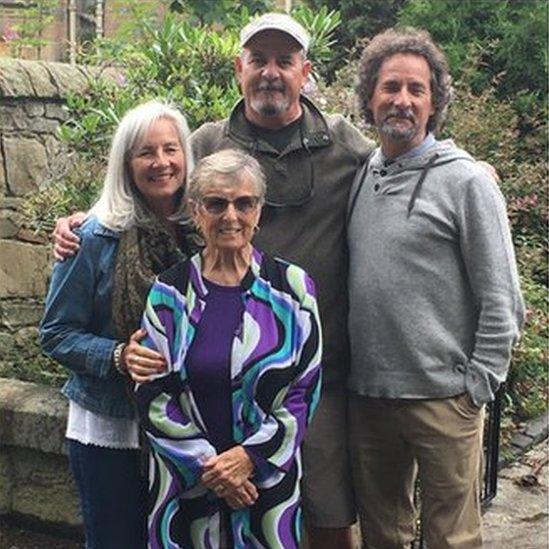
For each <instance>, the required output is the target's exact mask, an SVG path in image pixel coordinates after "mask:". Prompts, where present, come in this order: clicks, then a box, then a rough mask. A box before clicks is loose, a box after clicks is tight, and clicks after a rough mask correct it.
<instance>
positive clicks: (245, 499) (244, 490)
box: [223, 480, 259, 509]
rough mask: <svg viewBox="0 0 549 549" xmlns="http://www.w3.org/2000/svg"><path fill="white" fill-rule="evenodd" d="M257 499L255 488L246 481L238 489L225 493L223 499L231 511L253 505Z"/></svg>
mask: <svg viewBox="0 0 549 549" xmlns="http://www.w3.org/2000/svg"><path fill="white" fill-rule="evenodd" d="M258 497H259V494H258V493H257V488H256V487H255V486H254V484H253V483H252V482H251V481H250V480H246V481H244V484H242V486H240V488H237V489H236V490H233V491H232V492H229V493H227V495H225V496H223V499H224V500H225V501H226V503H227V505H228V506H229V507H230V508H231V509H242V508H243V507H250V506H251V505H253V504H254V503H255V502H256V501H257V498H258Z"/></svg>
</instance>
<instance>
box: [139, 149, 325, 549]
mask: <svg viewBox="0 0 549 549" xmlns="http://www.w3.org/2000/svg"><path fill="white" fill-rule="evenodd" d="M186 192H187V196H188V204H189V208H190V210H191V212H192V218H193V220H194V222H195V225H196V227H197V230H198V232H199V234H200V235H201V237H202V239H203V242H204V248H203V250H202V251H201V253H197V254H195V255H193V256H192V257H191V258H190V259H187V260H186V261H182V262H179V263H177V264H176V265H174V266H173V267H171V268H170V269H168V270H167V271H166V272H164V273H162V274H161V275H159V277H158V278H157V280H156V281H155V283H154V284H153V286H152V289H151V291H150V294H149V297H148V300H147V306H146V309H145V315H144V321H143V326H144V327H145V329H146V331H147V338H146V339H145V344H146V345H147V346H148V347H150V348H151V349H155V350H157V351H159V352H160V353H162V355H163V356H164V358H165V360H166V363H167V368H166V370H165V371H163V372H161V373H158V374H157V375H156V376H154V377H155V378H156V379H154V380H152V381H149V382H147V383H143V384H141V385H139V386H138V388H137V393H136V396H137V401H138V406H139V411H140V418H141V421H142V425H143V428H144V430H145V432H146V434H147V436H148V438H149V441H150V447H151V450H152V454H151V468H150V471H151V482H150V483H149V486H150V494H151V501H150V513H149V546H150V547H152V548H154V549H156V548H166V549H167V548H176V547H178V548H185V549H187V548H192V547H196V548H199V547H200V548H202V547H211V548H224V547H233V548H237V549H239V548H245V547H269V548H271V549H275V548H279V549H292V548H296V549H297V547H299V537H300V534H301V515H302V513H301V495H300V479H301V454H300V446H301V442H302V440H303V436H304V435H305V431H306V428H307V425H308V423H309V421H310V420H311V418H312V415H313V412H314V410H315V408H316V404H317V402H318V397H319V392H320V360H321V354H322V340H321V329H320V320H319V317H318V308H317V302H316V298H315V288H314V284H313V282H312V280H311V278H310V277H309V275H308V274H307V273H306V272H305V271H303V270H302V269H301V268H300V267H298V266H296V265H292V264H290V263H287V262H285V261H283V260H281V259H278V258H273V257H270V256H269V255H268V254H265V253H263V252H261V251H260V250H258V249H257V248H254V246H253V245H252V242H251V241H252V237H253V235H254V234H255V233H256V232H257V230H258V222H259V218H260V216H261V206H262V204H263V202H264V199H265V179H264V175H263V173H262V171H261V168H260V166H259V163H258V162H257V160H255V159H254V158H252V157H251V156H249V155H247V154H245V153H244V152H242V151H237V150H230V149H228V150H223V151H220V152H217V153H215V154H212V155H210V156H207V157H205V158H203V159H202V160H201V161H200V162H199V163H198V165H197V167H196V169H195V171H194V172H193V174H192V176H191V179H190V182H189V184H188V186H187V191H186Z"/></svg>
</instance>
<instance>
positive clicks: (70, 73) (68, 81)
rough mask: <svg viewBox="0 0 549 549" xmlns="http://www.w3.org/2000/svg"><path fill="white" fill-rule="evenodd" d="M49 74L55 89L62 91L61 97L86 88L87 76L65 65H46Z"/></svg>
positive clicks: (75, 68) (76, 68) (83, 72)
mask: <svg viewBox="0 0 549 549" xmlns="http://www.w3.org/2000/svg"><path fill="white" fill-rule="evenodd" d="M47 68H48V72H49V73H50V75H51V77H52V79H53V81H54V82H55V84H56V86H57V89H58V90H62V94H61V95H65V94H66V93H70V92H81V91H83V90H85V89H86V88H87V87H88V81H89V80H88V78H89V77H88V76H87V74H86V72H85V71H80V70H79V69H78V67H73V66H71V65H68V64H66V63H48V64H47Z"/></svg>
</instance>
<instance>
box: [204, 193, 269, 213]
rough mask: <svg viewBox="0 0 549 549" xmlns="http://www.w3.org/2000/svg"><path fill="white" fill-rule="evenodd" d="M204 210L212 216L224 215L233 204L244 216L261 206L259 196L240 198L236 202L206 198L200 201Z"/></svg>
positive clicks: (211, 197)
mask: <svg viewBox="0 0 549 549" xmlns="http://www.w3.org/2000/svg"><path fill="white" fill-rule="evenodd" d="M200 203H201V204H202V206H204V209H205V210H206V211H207V212H208V213H211V214H215V215H219V214H222V213H223V212H224V211H225V210H226V209H227V208H228V207H229V204H232V205H233V206H234V207H235V209H236V210H237V211H238V212H240V213H243V214H248V213H251V212H252V211H253V210H255V208H256V207H257V205H258V204H259V197H258V196H239V197H238V198H235V199H234V200H227V199H226V198H223V197H221V196H204V197H202V198H201V199H200Z"/></svg>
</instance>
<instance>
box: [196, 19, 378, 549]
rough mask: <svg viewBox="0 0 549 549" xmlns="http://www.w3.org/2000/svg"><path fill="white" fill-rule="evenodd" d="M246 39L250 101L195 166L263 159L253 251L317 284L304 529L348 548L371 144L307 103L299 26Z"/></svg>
mask: <svg viewBox="0 0 549 549" xmlns="http://www.w3.org/2000/svg"><path fill="white" fill-rule="evenodd" d="M240 39H241V46H242V52H241V54H240V56H239V57H237V58H236V60H235V70H236V75H237V78H238V81H239V83H240V87H241V90H242V94H243V96H244V97H243V99H242V100H241V101H240V102H239V103H238V104H237V105H236V106H235V108H234V109H233V111H232V113H231V114H230V116H229V118H228V119H226V120H223V121H220V122H215V123H208V124H204V125H203V126H202V127H201V128H199V129H198V130H197V131H196V132H195V133H194V135H193V138H192V146H193V151H194V153H195V155H196V158H197V159H199V158H202V157H203V156H206V155H208V154H211V153H213V152H215V151H218V150H220V149H224V148H231V147H238V148H241V149H244V150H245V151H247V152H248V153H250V154H252V155H253V156H255V158H257V160H258V161H259V162H260V164H261V166H262V168H263V170H264V171H265V174H266V176H267V197H266V204H265V207H264V208H263V216H262V219H261V222H260V228H261V230H260V232H259V233H258V234H257V236H256V237H255V242H256V243H257V245H258V246H259V247H260V248H262V249H264V250H266V251H268V252H270V253H273V254H275V255H278V256H280V257H283V258H286V259H288V260H289V261H292V262H295V263H297V264H298V265H301V266H302V267H303V268H305V269H306V270H308V272H310V273H311V275H312V277H313V279H314V280H315V283H316V285H317V291H318V297H319V306H320V314H321V319H322V324H323V332H324V354H323V361H322V362H323V391H322V396H321V399H320V404H319V408H318V410H317V412H316V415H315V417H314V418H313V421H312V424H311V426H310V427H309V430H308V432H307V435H306V437H305V443H304V452H303V455H304V479H303V503H304V510H305V521H306V526H307V532H308V535H309V544H310V546H311V547H313V548H315V549H316V548H319V547H333V548H337V549H341V548H345V547H351V536H350V528H349V526H350V525H351V524H352V523H353V522H354V520H355V507H354V496H353V490H352V483H351V478H350V467H349V458H348V452H347V417H346V405H347V399H346V394H345V389H344V385H345V381H346V378H347V372H348V368H349V349H348V337H347V248H346V244H345V212H346V203H347V198H348V194H349V189H350V186H351V183H352V181H353V177H354V174H355V172H356V170H357V167H358V166H359V165H360V163H361V162H362V161H364V160H365V159H366V158H367V157H368V154H369V153H370V151H371V150H372V149H373V143H372V142H369V141H367V140H366V139H365V138H364V137H363V136H362V135H361V134H360V132H359V131H358V130H357V129H356V128H354V127H353V126H352V125H350V124H349V123H348V122H347V121H346V120H345V119H344V118H343V117H342V116H340V115H325V114H323V113H321V112H320V111H319V110H318V108H317V107H316V106H315V105H314V104H313V103H312V102H311V101H310V100H309V99H307V98H306V97H304V96H303V95H301V89H302V87H303V85H304V84H305V82H306V81H307V77H308V76H309V73H310V71H311V62H310V61H309V60H308V59H307V57H306V55H307V49H308V47H309V36H308V34H307V32H306V31H305V29H304V28H303V27H302V26H301V25H300V24H299V23H297V22H296V21H295V20H294V19H292V18H291V17H290V16H288V15H285V14H280V13H268V14H265V15H263V16H262V17H260V18H258V19H256V20H254V21H252V22H251V23H250V24H248V25H247V26H246V27H244V29H242V32H241V33H240Z"/></svg>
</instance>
